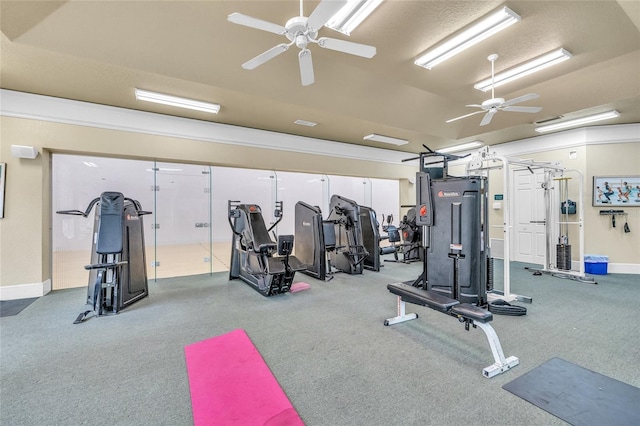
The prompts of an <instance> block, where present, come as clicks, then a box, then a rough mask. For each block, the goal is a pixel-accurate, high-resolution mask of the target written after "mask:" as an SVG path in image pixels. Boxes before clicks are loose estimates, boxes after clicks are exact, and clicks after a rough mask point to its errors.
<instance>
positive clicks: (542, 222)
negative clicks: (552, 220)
mask: <svg viewBox="0 0 640 426" xmlns="http://www.w3.org/2000/svg"><path fill="white" fill-rule="evenodd" d="M529 223H541V224H545V223H547V221H546V220H530V221H529Z"/></svg>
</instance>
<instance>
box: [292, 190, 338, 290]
mask: <svg viewBox="0 0 640 426" xmlns="http://www.w3.org/2000/svg"><path fill="white" fill-rule="evenodd" d="M294 222H295V225H294V229H295V245H294V247H295V250H294V252H295V254H296V257H297V258H298V260H299V261H300V262H301V263H302V264H303V265H304V268H305V269H303V270H302V271H301V272H302V273H304V274H307V275H310V276H312V277H314V278H317V279H319V280H322V281H330V280H331V279H333V273H334V271H333V268H332V266H331V260H330V259H329V256H328V253H329V252H331V251H333V250H335V248H336V233H335V226H334V223H333V222H331V221H326V220H323V219H322V210H321V209H320V207H318V206H312V205H309V204H307V203H305V202H304V201H298V202H297V203H296V206H295V219H294Z"/></svg>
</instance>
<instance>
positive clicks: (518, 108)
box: [501, 105, 542, 112]
mask: <svg viewBox="0 0 640 426" xmlns="http://www.w3.org/2000/svg"><path fill="white" fill-rule="evenodd" d="M501 109H502V110H503V111H511V112H540V111H542V107H528V106H508V105H507V106H506V107H504V108H501Z"/></svg>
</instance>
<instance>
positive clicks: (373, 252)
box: [360, 206, 382, 272]
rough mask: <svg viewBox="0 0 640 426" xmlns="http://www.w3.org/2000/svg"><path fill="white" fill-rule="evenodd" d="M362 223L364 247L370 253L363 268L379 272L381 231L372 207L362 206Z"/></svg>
mask: <svg viewBox="0 0 640 426" xmlns="http://www.w3.org/2000/svg"><path fill="white" fill-rule="evenodd" d="M360 223H361V228H362V245H363V247H364V250H365V251H366V252H367V253H369V254H368V256H367V257H365V259H364V263H363V266H364V267H365V268H366V269H369V270H372V271H376V272H377V271H379V270H380V267H381V266H382V265H381V263H380V250H381V248H380V238H381V237H380V229H379V224H378V219H377V218H376V212H375V211H374V210H373V209H372V208H371V207H366V206H360Z"/></svg>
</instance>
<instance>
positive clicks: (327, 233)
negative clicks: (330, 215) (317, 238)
mask: <svg viewBox="0 0 640 426" xmlns="http://www.w3.org/2000/svg"><path fill="white" fill-rule="evenodd" d="M322 232H323V234H324V245H325V247H326V248H335V246H336V226H335V225H334V223H333V222H331V221H324V222H322Z"/></svg>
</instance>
